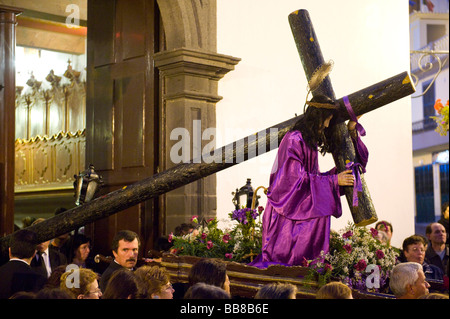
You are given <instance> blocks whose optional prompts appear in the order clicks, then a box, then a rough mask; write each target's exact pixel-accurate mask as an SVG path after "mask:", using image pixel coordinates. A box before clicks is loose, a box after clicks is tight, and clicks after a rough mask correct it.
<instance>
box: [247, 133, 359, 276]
mask: <svg viewBox="0 0 450 319" xmlns="http://www.w3.org/2000/svg"><path fill="white" fill-rule="evenodd" d="M354 144H355V149H356V152H357V154H358V155H359V156H360V162H361V164H362V165H363V166H364V167H365V165H366V163H367V156H368V152H367V148H366V147H365V145H364V144H363V143H362V141H361V139H360V138H359V137H358V138H357V140H356V141H354ZM336 172H337V171H336V168H333V169H332V170H331V171H329V172H327V173H320V171H319V161H318V151H317V150H313V149H311V148H310V147H309V146H308V145H307V144H306V143H305V141H304V140H303V138H302V134H301V133H300V132H299V131H290V132H288V133H287V134H286V135H285V136H284V138H283V140H282V141H281V144H280V146H279V149H278V154H277V158H276V159H275V164H274V167H273V169H272V173H271V175H270V185H269V188H268V192H267V205H266V208H265V210H264V215H263V233H262V253H261V254H260V255H259V256H258V257H257V258H256V259H255V260H254V261H253V262H252V263H250V265H251V266H255V267H260V268H266V267H267V266H269V265H271V264H283V265H301V264H302V262H303V261H304V259H307V260H311V259H314V258H316V257H318V256H319V255H320V252H321V251H322V250H323V251H325V252H328V249H329V240H330V218H331V216H334V217H336V218H339V217H340V216H341V215H342V207H341V201H340V196H341V195H343V194H344V192H343V191H342V190H341V188H340V186H339V185H338V177H337V173H336Z"/></svg>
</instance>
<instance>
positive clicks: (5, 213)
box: [0, 5, 21, 237]
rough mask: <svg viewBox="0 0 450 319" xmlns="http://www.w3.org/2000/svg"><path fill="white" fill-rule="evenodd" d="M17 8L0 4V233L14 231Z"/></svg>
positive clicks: (1, 234)
mask: <svg viewBox="0 0 450 319" xmlns="http://www.w3.org/2000/svg"><path fill="white" fill-rule="evenodd" d="M20 12H21V11H20V10H18V9H17V8H12V7H8V6H3V5H0V237H2V236H4V235H6V234H9V233H12V232H13V231H14V150H15V148H14V140H15V95H16V92H15V91H16V78H15V50H14V48H15V39H16V34H15V30H16V23H17V21H16V16H17V15H18V14H20Z"/></svg>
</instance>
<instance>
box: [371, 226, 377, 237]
mask: <svg viewBox="0 0 450 319" xmlns="http://www.w3.org/2000/svg"><path fill="white" fill-rule="evenodd" d="M370 232H371V233H372V237H373V238H377V236H378V230H376V229H375V228H371V229H370Z"/></svg>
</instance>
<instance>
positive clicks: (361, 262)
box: [354, 259, 367, 271]
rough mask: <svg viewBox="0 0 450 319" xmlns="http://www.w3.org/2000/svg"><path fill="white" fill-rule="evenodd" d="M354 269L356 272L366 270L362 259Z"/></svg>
mask: <svg viewBox="0 0 450 319" xmlns="http://www.w3.org/2000/svg"><path fill="white" fill-rule="evenodd" d="M354 267H355V269H356V270H357V271H363V270H364V269H366V267H367V263H366V261H365V260H364V259H361V260H360V261H358V263H357V264H356V265H355V266H354Z"/></svg>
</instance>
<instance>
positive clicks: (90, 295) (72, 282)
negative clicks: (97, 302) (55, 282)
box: [60, 268, 102, 299]
mask: <svg viewBox="0 0 450 319" xmlns="http://www.w3.org/2000/svg"><path fill="white" fill-rule="evenodd" d="M60 288H61V289H62V290H64V291H67V292H69V293H70V294H71V295H73V297H74V298H75V299H100V298H101V297H102V291H101V290H100V288H99V287H98V275H97V274H96V273H95V272H93V271H92V270H91V269H88V268H77V269H71V270H69V271H66V272H65V273H64V274H62V276H61V282H60Z"/></svg>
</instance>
